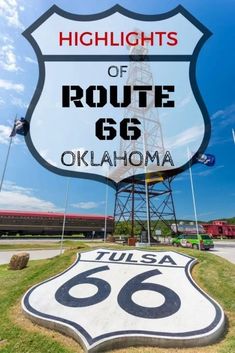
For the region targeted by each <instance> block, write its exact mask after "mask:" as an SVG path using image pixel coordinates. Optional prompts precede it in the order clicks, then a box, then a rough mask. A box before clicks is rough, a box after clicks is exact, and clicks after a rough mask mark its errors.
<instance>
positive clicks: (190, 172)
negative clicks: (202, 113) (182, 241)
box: [188, 149, 201, 250]
mask: <svg viewBox="0 0 235 353" xmlns="http://www.w3.org/2000/svg"><path fill="white" fill-rule="evenodd" d="M188 157H189V158H190V159H191V156H190V152H189V149H188ZM189 175H190V184H191V192H192V200H193V210H194V218H195V224H196V230H197V239H198V241H199V242H198V249H199V250H201V243H200V239H199V228H198V218H197V208H196V200H195V192H194V185H193V175H192V168H191V162H190V164H189Z"/></svg>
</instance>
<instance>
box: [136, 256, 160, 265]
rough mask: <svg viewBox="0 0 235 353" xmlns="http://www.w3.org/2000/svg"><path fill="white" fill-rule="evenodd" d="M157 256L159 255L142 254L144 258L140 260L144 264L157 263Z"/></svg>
mask: <svg viewBox="0 0 235 353" xmlns="http://www.w3.org/2000/svg"><path fill="white" fill-rule="evenodd" d="M156 256H157V255H154V254H144V255H142V259H144V260H141V261H140V262H142V263H144V264H155V263H156V262H157V259H156ZM146 260H147V261H146Z"/></svg>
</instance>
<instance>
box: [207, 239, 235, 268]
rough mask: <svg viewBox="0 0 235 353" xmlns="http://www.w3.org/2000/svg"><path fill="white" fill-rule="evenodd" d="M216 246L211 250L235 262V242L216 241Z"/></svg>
mask: <svg viewBox="0 0 235 353" xmlns="http://www.w3.org/2000/svg"><path fill="white" fill-rule="evenodd" d="M214 244H215V247H214V249H213V250H211V251H212V252H213V253H214V254H215V255H218V256H221V257H223V258H224V259H226V260H228V261H230V262H232V263H233V264H235V242H233V241H231V242H230V241H215V242H214Z"/></svg>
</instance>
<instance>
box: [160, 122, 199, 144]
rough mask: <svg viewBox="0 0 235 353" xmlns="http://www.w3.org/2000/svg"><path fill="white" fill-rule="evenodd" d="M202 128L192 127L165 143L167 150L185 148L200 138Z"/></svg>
mask: <svg viewBox="0 0 235 353" xmlns="http://www.w3.org/2000/svg"><path fill="white" fill-rule="evenodd" d="M203 129H204V128H203V126H201V125H199V126H193V127H190V128H189V129H187V130H185V131H183V132H181V133H179V134H178V135H176V136H175V137H174V138H171V139H169V140H168V141H166V142H165V146H166V147H167V148H176V147H182V146H187V145H189V144H190V143H192V142H194V141H197V140H198V139H200V138H201V137H202V132H203V131H204V130H203Z"/></svg>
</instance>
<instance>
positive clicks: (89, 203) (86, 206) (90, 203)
mask: <svg viewBox="0 0 235 353" xmlns="http://www.w3.org/2000/svg"><path fill="white" fill-rule="evenodd" d="M71 206H73V207H75V208H80V209H83V210H90V209H92V208H97V207H98V206H99V203H98V202H94V201H87V202H78V203H73V204H72V205H71Z"/></svg>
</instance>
